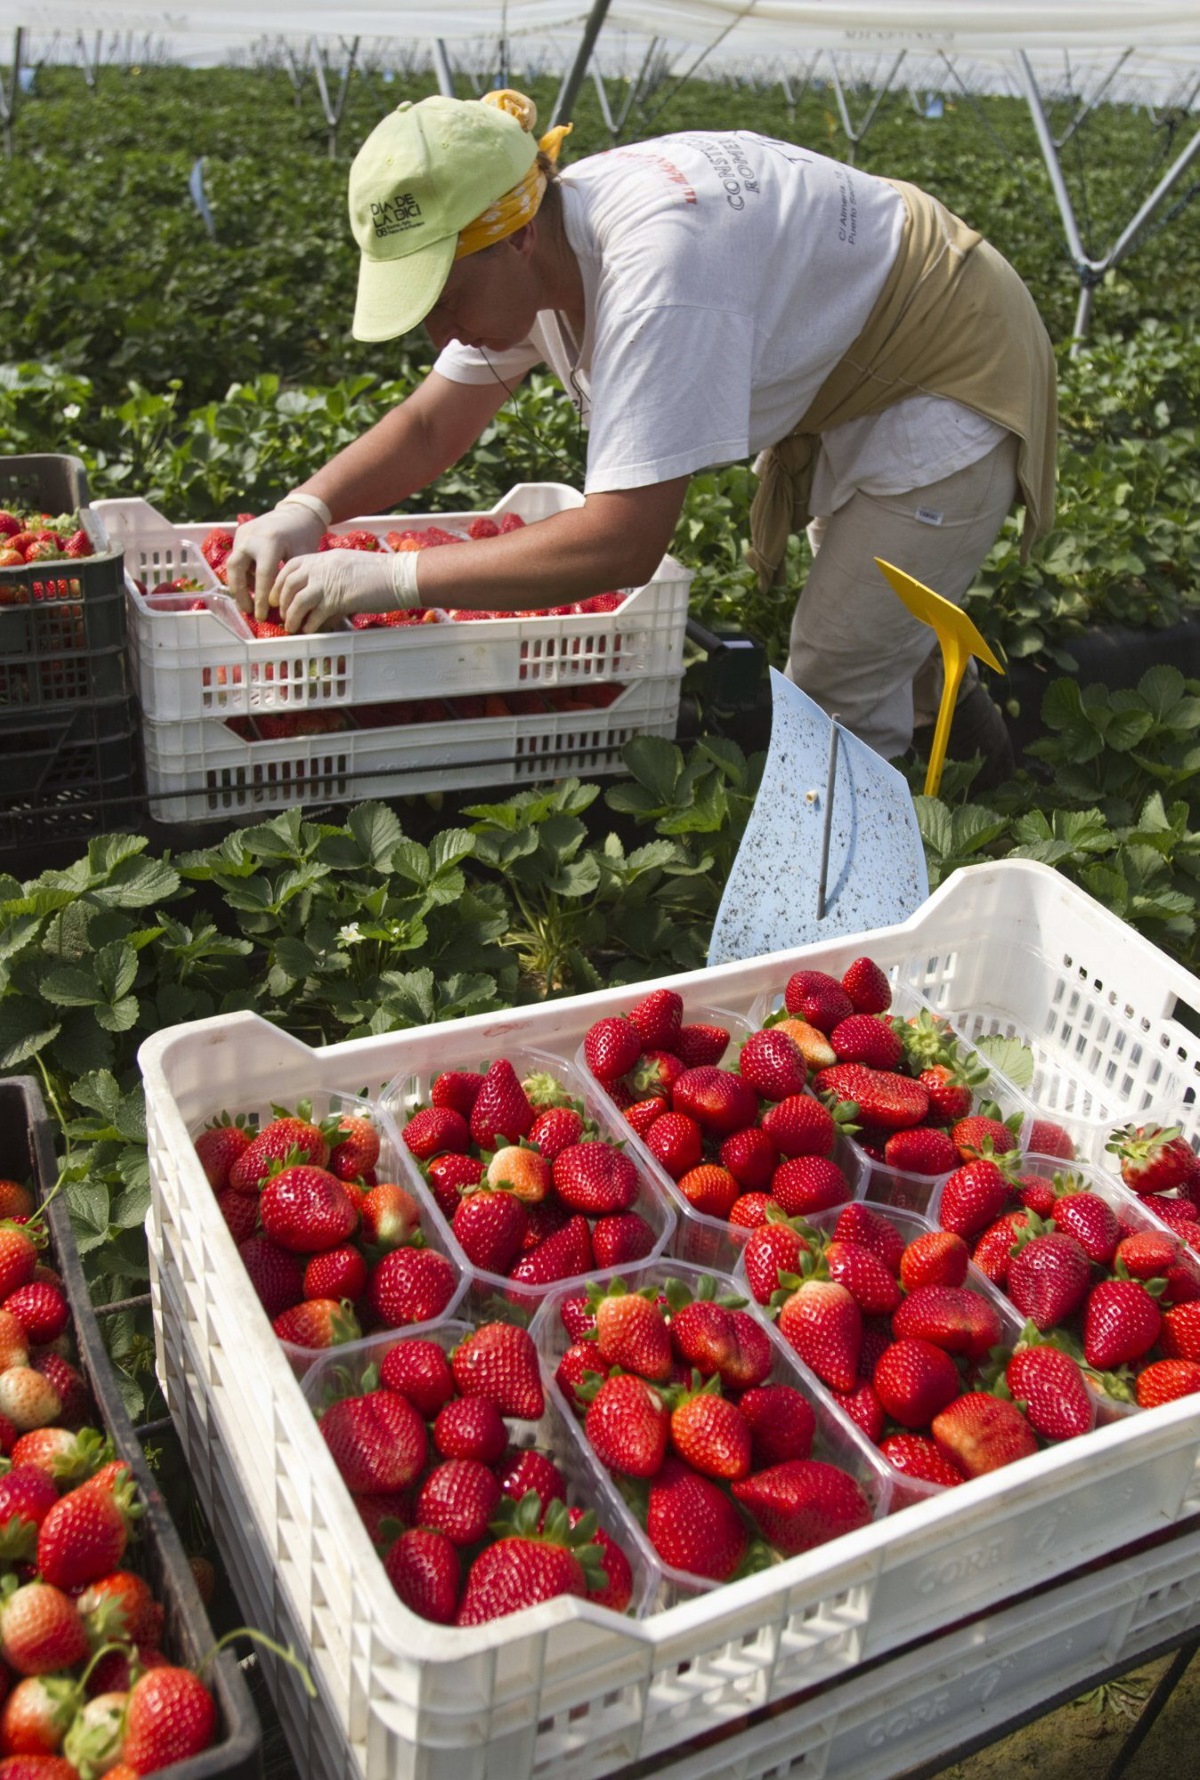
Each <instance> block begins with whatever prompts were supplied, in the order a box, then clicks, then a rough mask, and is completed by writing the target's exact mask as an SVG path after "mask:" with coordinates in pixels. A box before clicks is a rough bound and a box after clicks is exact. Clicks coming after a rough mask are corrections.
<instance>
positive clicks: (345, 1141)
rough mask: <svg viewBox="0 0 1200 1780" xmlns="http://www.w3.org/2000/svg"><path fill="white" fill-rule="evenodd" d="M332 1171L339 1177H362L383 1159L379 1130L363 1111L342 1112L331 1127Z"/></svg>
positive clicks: (330, 1165)
mask: <svg viewBox="0 0 1200 1780" xmlns="http://www.w3.org/2000/svg"><path fill="white" fill-rule="evenodd" d="M329 1145H330V1148H329V1172H330V1174H336V1175H337V1177H338V1179H339V1180H361V1179H362V1178H363V1176H364V1175H367V1174H369V1173H370V1172H371V1170H372V1169H373V1168H374V1167H375V1165H376V1163H377V1162H378V1161H379V1133H378V1131H377V1130H376V1129H375V1126H374V1125H373V1124H372V1122H371V1120H370V1119H369V1118H367V1117H366V1116H365V1115H363V1114H360V1113H342V1114H340V1115H339V1116H338V1118H337V1120H336V1123H335V1122H333V1121H332V1120H331V1121H330V1126H329Z"/></svg>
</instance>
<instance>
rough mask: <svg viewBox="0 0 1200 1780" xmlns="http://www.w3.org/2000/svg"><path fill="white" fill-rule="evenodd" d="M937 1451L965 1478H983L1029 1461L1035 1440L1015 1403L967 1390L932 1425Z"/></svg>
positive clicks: (1035, 1445) (1034, 1448)
mask: <svg viewBox="0 0 1200 1780" xmlns="http://www.w3.org/2000/svg"><path fill="white" fill-rule="evenodd" d="M932 1432H933V1438H934V1440H935V1441H936V1442H937V1446H938V1450H939V1451H940V1452H941V1453H943V1454H944V1456H945V1457H946V1458H948V1459H949V1460H950V1462H951V1464H953V1465H957V1466H958V1468H959V1469H960V1470H961V1471H962V1472H963V1473H964V1474H965V1475H966V1476H967V1477H982V1476H984V1475H985V1474H986V1473H987V1472H989V1471H997V1470H999V1469H1000V1468H1001V1467H1002V1466H1004V1465H1011V1464H1013V1463H1014V1461H1015V1460H1017V1459H1024V1458H1029V1457H1030V1456H1031V1455H1032V1454H1033V1453H1035V1452H1036V1451H1037V1438H1036V1436H1035V1434H1034V1432H1033V1429H1032V1428H1031V1427H1030V1425H1029V1423H1028V1421H1027V1420H1026V1418H1025V1417H1024V1416H1023V1415H1022V1414H1021V1411H1020V1410H1019V1409H1018V1408H1017V1406H1016V1404H1015V1403H1011V1402H1006V1401H1005V1400H1004V1399H1003V1398H1001V1397H993V1396H991V1395H990V1393H989V1392H987V1391H968V1392H967V1393H966V1394H965V1395H964V1396H961V1397H958V1398H956V1399H955V1401H954V1402H953V1403H950V1404H948V1405H947V1407H946V1408H945V1409H943V1410H942V1411H941V1412H940V1414H938V1415H936V1416H934V1418H933V1422H932Z"/></svg>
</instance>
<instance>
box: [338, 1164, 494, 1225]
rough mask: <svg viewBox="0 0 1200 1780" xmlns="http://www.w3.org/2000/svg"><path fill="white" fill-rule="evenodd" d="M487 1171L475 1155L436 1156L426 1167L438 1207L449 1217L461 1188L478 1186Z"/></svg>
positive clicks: (451, 1215) (425, 1170)
mask: <svg viewBox="0 0 1200 1780" xmlns="http://www.w3.org/2000/svg"><path fill="white" fill-rule="evenodd" d="M486 1172H487V1170H486V1167H485V1164H484V1163H482V1162H480V1161H479V1160H478V1159H477V1158H476V1157H474V1156H456V1155H446V1156H434V1157H433V1159H432V1160H431V1161H429V1162H427V1163H426V1164H425V1168H424V1174H425V1178H426V1180H427V1181H428V1182H429V1185H430V1188H431V1190H432V1192H433V1196H434V1198H435V1199H436V1200H437V1203H438V1209H439V1211H441V1212H442V1214H443V1216H445V1217H447V1218H453V1216H454V1213H455V1211H456V1210H457V1208H458V1201H459V1197H460V1192H461V1189H462V1188H463V1187H477V1186H478V1185H479V1183H480V1181H481V1180H482V1179H483V1177H484V1174H485V1173H486ZM365 1209H366V1208H365V1206H364V1216H365Z"/></svg>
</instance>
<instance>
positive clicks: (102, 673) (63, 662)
mask: <svg viewBox="0 0 1200 1780" xmlns="http://www.w3.org/2000/svg"><path fill="white" fill-rule="evenodd" d="M0 507H13V508H18V509H21V510H25V509H28V508H36V509H38V510H39V511H41V512H46V513H61V512H74V511H76V510H78V513H79V523H80V525H81V526H82V527H83V529H84V530H85V531H86V532H87V534H88V536H89V538H90V539H91V540H92V544H93V547H94V548H95V550H96V552H97V554H96V555H95V556H91V557H81V558H69V559H62V558H60V559H58V560H56V561H51V562H44V563H30V564H28V565H27V566H26V567H23V568H12V569H4V568H0V708H11V709H18V708H20V709H25V710H28V709H30V708H32V707H36V706H43V705H47V706H57V707H61V706H63V705H70V704H74V703H76V702H78V701H80V700H83V699H95V698H122V697H126V696H128V694H129V693H130V692H131V691H132V684H131V681H130V674H129V664H128V658H127V653H126V646H125V630H126V624H125V553H124V551H123V550H114V549H113V548H112V547H111V545H110V543H109V540H108V536H107V533H106V532H105V530H104V527H103V526H102V525H101V523H100V521H99V519H97V517H96V515H95V514H94V513H93V512H92V510H91V508H90V507H89V505H88V481H87V471H86V470H85V468H84V466H83V464H82V463H81V462H80V461H79V459H78V458H77V457H62V456H58V455H56V454H54V453H51V452H44V453H40V454H33V455H31V456H28V457H0Z"/></svg>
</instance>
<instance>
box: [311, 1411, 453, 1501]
mask: <svg viewBox="0 0 1200 1780" xmlns="http://www.w3.org/2000/svg"><path fill="white" fill-rule="evenodd" d="M317 1425H318V1427H319V1428H320V1430H321V1434H322V1436H323V1438H324V1440H325V1444H326V1446H328V1448H329V1451H330V1453H331V1454H332V1455H333V1462H334V1464H335V1465H336V1466H337V1468H338V1470H339V1471H340V1472H341V1474H342V1476H343V1478H344V1479H345V1482H346V1488H347V1489H349V1490H353V1491H354V1492H355V1493H356V1494H359V1495H375V1494H378V1493H380V1492H381V1491H391V1490H403V1489H407V1488H408V1486H409V1484H411V1483H414V1482H415V1481H416V1479H417V1478H418V1477H419V1476H420V1474H421V1471H422V1469H423V1467H424V1464H425V1460H426V1456H427V1454H428V1450H429V1443H428V1440H427V1438H426V1434H425V1423H424V1421H423V1420H422V1418H421V1415H420V1413H419V1411H417V1410H416V1409H414V1408H413V1406H412V1404H411V1403H410V1402H409V1401H408V1399H407V1398H406V1397H401V1396H399V1395H398V1394H397V1393H396V1392H395V1391H390V1390H379V1391H368V1392H366V1393H365V1394H364V1395H363V1396H361V1397H343V1398H341V1399H340V1400H339V1401H338V1402H336V1403H332V1404H330V1406H329V1408H328V1409H326V1411H325V1413H324V1414H323V1415H322V1417H321V1419H320V1421H319V1423H318V1424H317Z"/></svg>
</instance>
